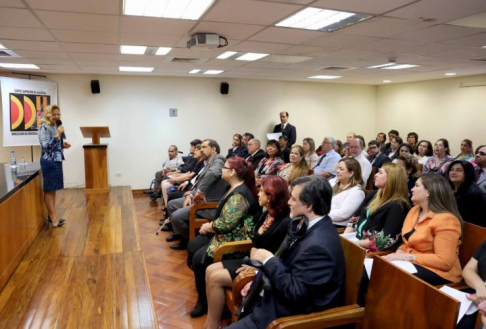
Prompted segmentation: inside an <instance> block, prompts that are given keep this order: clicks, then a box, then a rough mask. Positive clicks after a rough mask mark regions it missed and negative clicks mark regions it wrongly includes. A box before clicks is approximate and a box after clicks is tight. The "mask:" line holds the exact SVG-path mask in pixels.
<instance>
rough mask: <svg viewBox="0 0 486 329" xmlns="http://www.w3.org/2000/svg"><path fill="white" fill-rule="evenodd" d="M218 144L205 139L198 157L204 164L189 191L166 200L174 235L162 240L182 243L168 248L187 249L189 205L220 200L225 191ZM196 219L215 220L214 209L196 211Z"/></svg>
mask: <svg viewBox="0 0 486 329" xmlns="http://www.w3.org/2000/svg"><path fill="white" fill-rule="evenodd" d="M219 152H220V148H219V145H218V143H217V142H216V141H215V140H212V139H206V140H204V141H203V142H202V144H201V155H202V157H203V160H204V161H205V163H206V165H205V166H204V168H203V169H202V170H201V172H200V173H199V175H198V176H197V178H196V182H195V183H194V186H193V187H192V189H191V191H190V192H189V193H188V194H187V195H186V196H184V197H182V198H179V199H174V200H171V201H169V204H168V205H167V209H168V211H169V214H170V218H171V223H172V227H173V229H174V233H173V234H172V235H170V236H168V237H167V238H166V239H165V240H166V241H167V242H173V241H177V240H181V241H180V242H179V244H174V245H171V246H170V247H171V248H172V249H177V250H182V249H186V247H187V242H188V240H189V211H190V209H191V206H192V205H193V204H195V203H199V202H201V201H204V200H206V201H219V200H220V199H221V197H222V196H223V195H224V193H225V192H226V190H227V188H228V183H226V181H225V180H223V179H222V178H221V171H222V169H223V166H224V163H225V161H226V160H225V158H224V156H222V155H220V154H219ZM198 216H201V217H202V218H207V219H214V217H215V216H216V209H204V210H200V211H198Z"/></svg>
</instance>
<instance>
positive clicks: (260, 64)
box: [245, 61, 289, 69]
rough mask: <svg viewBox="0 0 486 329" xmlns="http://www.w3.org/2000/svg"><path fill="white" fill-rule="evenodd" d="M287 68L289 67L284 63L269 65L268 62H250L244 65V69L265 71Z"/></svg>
mask: <svg viewBox="0 0 486 329" xmlns="http://www.w3.org/2000/svg"><path fill="white" fill-rule="evenodd" d="M288 66H289V65H288V64H285V63H270V62H262V61H255V62H250V63H248V64H246V65H245V67H252V68H265V69H284V68H286V67H288Z"/></svg>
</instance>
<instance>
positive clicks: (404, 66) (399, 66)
mask: <svg viewBox="0 0 486 329" xmlns="http://www.w3.org/2000/svg"><path fill="white" fill-rule="evenodd" d="M419 66H420V65H415V64H396V65H393V66H387V67H383V68H381V69H382V70H403V69H410V68H412V67H419Z"/></svg>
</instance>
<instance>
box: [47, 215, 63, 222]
mask: <svg viewBox="0 0 486 329" xmlns="http://www.w3.org/2000/svg"><path fill="white" fill-rule="evenodd" d="M49 221H51V217H49V214H47V215H46V222H47V223H49ZM65 221H66V220H65V219H64V218H61V219H60V220H59V223H64V222H65ZM51 222H52V221H51Z"/></svg>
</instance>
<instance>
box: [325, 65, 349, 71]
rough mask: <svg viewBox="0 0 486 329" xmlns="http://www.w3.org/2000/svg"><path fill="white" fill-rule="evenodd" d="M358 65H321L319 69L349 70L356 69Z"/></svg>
mask: <svg viewBox="0 0 486 329" xmlns="http://www.w3.org/2000/svg"><path fill="white" fill-rule="evenodd" d="M355 68H356V67H345V66H326V67H321V68H320V69H319V71H349V70H354V69H355Z"/></svg>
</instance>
